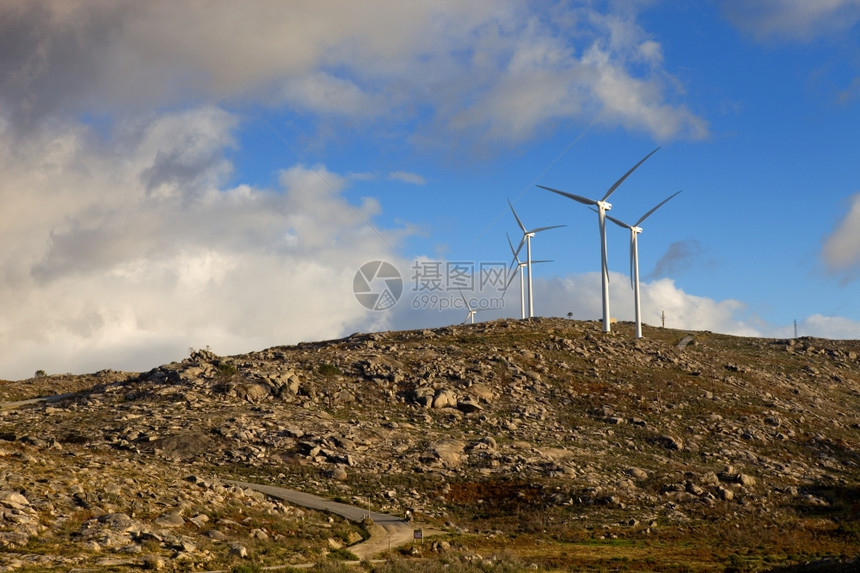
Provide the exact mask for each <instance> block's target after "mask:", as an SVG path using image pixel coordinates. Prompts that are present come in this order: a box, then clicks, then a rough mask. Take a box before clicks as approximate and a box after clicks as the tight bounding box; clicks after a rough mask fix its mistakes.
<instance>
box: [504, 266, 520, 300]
mask: <svg viewBox="0 0 860 573" xmlns="http://www.w3.org/2000/svg"><path fill="white" fill-rule="evenodd" d="M519 272H520V268H519V267H517V270H515V271H514V272H512V273H511V278H509V279H508V283H507V284H506V285H505V288H504V289H503V290H502V296H505V293H506V292H508V287H509V286H511V283H512V282H514V279H515V278H517V275H518V274H519Z"/></svg>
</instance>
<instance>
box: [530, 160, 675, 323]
mask: <svg viewBox="0 0 860 573" xmlns="http://www.w3.org/2000/svg"><path fill="white" fill-rule="evenodd" d="M658 149H660V148H659V147H658V148H657V149H655V150H654V151H652V152H651V153H649V154H648V155H646V156H645V157H643V158H642V160H641V161H639V163H637V164H636V165H634V166H633V167H632V168H631V169H630V171H628V172H627V173H625V174H624V175H623V176H622V177H621V179H619V180H618V181H616V182H615V183H614V184H613V185H612V187H610V188H609V191H607V192H606V194H605V195H604V196H603V198H602V199H599V200H596V199H589V198H588V197H583V196H581V195H574V194H573V193H567V192H565V191H559V190H558V189H553V188H552V187H545V186H543V185H538V187H540V188H541V189H546V190H547V191H552V192H553V193H558V194H559V195H563V196H564V197H567V198H568V199H573V200H574V201H577V202H579V203H583V204H585V205H594V206H595V207H597V216H598V219H597V220H598V223H599V224H600V266H601V284H602V286H603V332H609V331H610V326H609V268H608V266H607V263H606V212H607V211H609V210H610V209H612V204H611V203H607V202H606V200H607V199H609V196H610V195H612V194H613V193H614V192H615V190H616V189H618V186H619V185H621V184H622V183H624V180H625V179H627V178H628V177H629V176H630V174H631V173H633V172H634V171H636V169H637V168H638V167H639V166H640V165H642V164H643V163H645V160H647V159H648V158H649V157H651V156H652V155H654V154H655V153H657V150H658Z"/></svg>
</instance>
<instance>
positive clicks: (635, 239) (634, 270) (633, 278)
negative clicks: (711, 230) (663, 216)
mask: <svg viewBox="0 0 860 573" xmlns="http://www.w3.org/2000/svg"><path fill="white" fill-rule="evenodd" d="M678 193H680V191H678V192H677V193H674V194H672V195H670V196H669V197H667V198H666V199H663V201H661V202H660V203H659V204H658V205H657V206H656V207H654V208H653V209H651V210H650V211H648V212H647V213H645V214H644V215H642V216H641V217H639V220H638V221H636V222H635V223H633V224H632V225H628V224H627V223H624V222H623V221H619V220H618V219H616V218H615V217H612V216H610V215H606V218H607V219H609V220H610V221H612V222H613V223H615V224H616V225H618V226H619V227H623V228H625V229H630V286H631V287H633V306H634V308H635V313H636V338H642V316H641V311H640V309H639V233H641V232H642V228H641V227H640V226H639V225H640V224H642V221H644V220H645V219H647V218H648V217H649V216H651V213H653V212H654V211H656V210H657V209H659V208H660V207H662V206H663V205H664V204H665V203H667V202H668V201H669V199H671V198H672V197H674V196H675V195H677V194H678Z"/></svg>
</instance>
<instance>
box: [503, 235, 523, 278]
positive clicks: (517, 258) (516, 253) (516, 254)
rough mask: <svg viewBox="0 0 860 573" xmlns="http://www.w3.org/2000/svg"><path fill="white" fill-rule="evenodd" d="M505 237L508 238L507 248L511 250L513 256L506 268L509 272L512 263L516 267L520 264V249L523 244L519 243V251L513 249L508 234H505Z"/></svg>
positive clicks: (512, 266)
mask: <svg viewBox="0 0 860 573" xmlns="http://www.w3.org/2000/svg"><path fill="white" fill-rule="evenodd" d="M505 236H506V237H507V238H508V246H509V247H510V248H511V253H513V255H514V258H513V259H511V264H510V267H509V268H508V272H510V270H511V269H512V268H514V263H516V264H518V265H519V264H522V263H520V249H522V248H523V244H522V242H520V249H514V244H513V243H512V242H511V236H510V235H509V234H508V233H505Z"/></svg>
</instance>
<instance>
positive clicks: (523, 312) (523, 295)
mask: <svg viewBox="0 0 860 573" xmlns="http://www.w3.org/2000/svg"><path fill="white" fill-rule="evenodd" d="M506 235H507V233H506ZM507 237H508V246H509V247H510V248H511V253H513V255H514V258H513V260H511V270H513V268H514V263H516V266H517V270H516V271H514V272H512V273H511V278H509V279H508V282H507V284H505V292H506V291H507V290H508V287H509V286H511V283H512V282H514V279H515V278H516V277H517V274H519V275H520V317H521V318H525V317H526V289H525V283H524V282H523V268H524V267H525V266H526V264H527V263H525V262H523V261H521V260H520V250H519V249H514V244H513V243H512V242H511V236H510V235H507ZM522 247H523V244H522V243H520V249H522ZM551 262H552V261H549V260H540V261H532V264H533V265H536V264H538V263H551Z"/></svg>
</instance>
